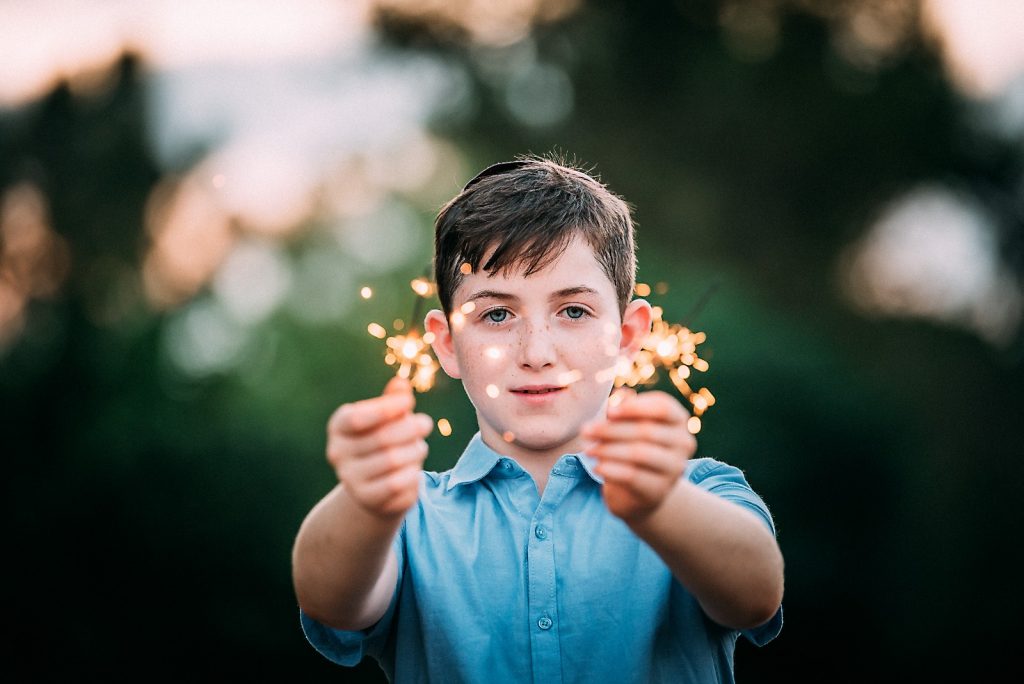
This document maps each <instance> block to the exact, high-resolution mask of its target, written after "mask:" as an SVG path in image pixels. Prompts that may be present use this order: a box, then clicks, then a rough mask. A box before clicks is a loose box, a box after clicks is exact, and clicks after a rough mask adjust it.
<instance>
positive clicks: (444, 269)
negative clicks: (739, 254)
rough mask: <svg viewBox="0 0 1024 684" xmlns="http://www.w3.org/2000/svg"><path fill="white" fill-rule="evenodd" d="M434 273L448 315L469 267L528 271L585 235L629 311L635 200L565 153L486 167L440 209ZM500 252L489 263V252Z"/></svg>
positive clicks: (540, 266)
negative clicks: (564, 157)
mask: <svg viewBox="0 0 1024 684" xmlns="http://www.w3.org/2000/svg"><path fill="white" fill-rule="evenodd" d="M434 228H435V233H434V279H435V281H436V282H437V294H438V298H439V299H440V300H441V307H442V308H443V309H444V312H445V314H450V313H451V308H452V296H453V295H454V294H455V290H456V289H458V287H459V284H460V283H461V282H462V278H463V275H464V271H463V270H462V269H463V268H465V266H464V264H468V265H469V268H471V269H472V271H470V272H473V273H475V272H476V271H477V270H479V269H481V268H482V269H483V270H484V271H486V272H487V273H488V274H491V275H493V274H495V273H500V272H503V271H506V272H507V271H508V270H510V269H522V273H523V275H526V276H529V275H530V274H532V273H535V272H537V271H539V270H541V269H543V268H544V267H545V266H547V265H548V264H550V263H551V262H552V261H553V260H555V259H557V258H558V257H559V256H560V255H561V254H562V252H564V251H565V249H566V248H567V247H568V246H569V243H570V242H572V240H573V238H575V237H577V236H580V237H582V238H583V239H584V240H586V242H587V243H588V244H589V245H590V247H591V248H592V249H593V250H594V256H595V257H596V258H597V261H598V263H599V264H600V265H601V268H602V269H603V270H604V272H605V274H606V275H607V276H608V279H609V280H610V281H611V282H612V285H614V286H615V292H616V294H617V295H618V300H619V312H620V313H622V312H623V311H624V310H625V308H626V304H628V303H629V300H630V298H631V297H632V294H633V286H634V283H635V281H636V254H635V246H634V231H635V229H634V226H633V218H632V212H631V208H630V206H629V205H628V204H627V203H626V202H625V200H623V199H622V198H621V197H619V196H618V195H616V194H615V193H613V192H611V191H610V190H609V189H608V188H607V187H605V185H604V184H602V183H600V182H599V181H598V180H597V179H596V178H595V177H594V176H592V175H590V174H589V173H587V172H586V171H584V170H582V169H580V168H578V167H577V165H575V164H571V163H569V162H566V161H565V160H561V159H557V160H556V159H551V158H547V157H539V156H528V157H519V158H518V159H517V160H516V161H511V162H502V163H500V164H495V165H493V166H489V167H487V168H486V169H484V170H483V171H482V172H481V173H480V174H479V175H477V176H476V177H475V178H473V179H472V180H471V181H469V183H467V184H466V186H465V187H464V188H463V189H462V191H461V192H459V194H458V195H456V196H455V197H454V198H452V199H451V200H450V201H449V202H448V203H447V204H445V205H444V207H442V208H441V210H440V212H438V215H437V219H436V220H435V221H434ZM491 248H493V249H494V252H493V253H492V254H491V255H490V258H489V259H488V260H487V262H486V263H483V264H481V260H482V259H483V258H484V255H485V254H486V253H487V252H488V250H490V249H491Z"/></svg>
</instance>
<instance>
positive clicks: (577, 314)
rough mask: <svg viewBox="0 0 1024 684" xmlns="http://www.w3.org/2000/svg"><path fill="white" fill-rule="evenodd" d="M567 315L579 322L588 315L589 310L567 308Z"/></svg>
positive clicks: (573, 307) (577, 307) (578, 307)
mask: <svg viewBox="0 0 1024 684" xmlns="http://www.w3.org/2000/svg"><path fill="white" fill-rule="evenodd" d="M565 315H566V316H568V317H569V318H571V319H573V320H578V319H580V318H583V317H584V316H586V315H587V310H586V309H584V308H583V307H582V306H567V307H565Z"/></svg>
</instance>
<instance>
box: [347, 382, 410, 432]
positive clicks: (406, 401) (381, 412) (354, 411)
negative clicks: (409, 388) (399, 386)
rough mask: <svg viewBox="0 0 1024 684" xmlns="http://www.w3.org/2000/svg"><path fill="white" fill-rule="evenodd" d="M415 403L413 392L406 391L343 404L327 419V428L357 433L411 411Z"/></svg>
mask: <svg viewBox="0 0 1024 684" xmlns="http://www.w3.org/2000/svg"><path fill="white" fill-rule="evenodd" d="M414 404H415V400H414V399H413V396H412V393H405V392H402V393H398V392H395V393H393V394H384V395H381V396H379V397H373V398H372V399H363V400H362V401H357V402H353V403H349V404H342V405H341V406H340V407H338V409H337V410H336V411H335V412H334V413H333V414H332V415H331V418H330V420H328V421H327V430H328V432H332V433H340V434H348V435H357V434H360V433H363V432H366V431H368V430H372V429H374V428H376V427H378V426H380V425H382V424H383V423H386V422H388V421H390V420H394V419H395V418H398V417H399V416H401V415H403V414H406V413H409V412H410V411H412V408H413V405H414Z"/></svg>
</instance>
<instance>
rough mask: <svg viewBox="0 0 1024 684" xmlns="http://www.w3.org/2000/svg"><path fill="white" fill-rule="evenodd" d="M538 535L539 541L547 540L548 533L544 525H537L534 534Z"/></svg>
mask: <svg viewBox="0 0 1024 684" xmlns="http://www.w3.org/2000/svg"><path fill="white" fill-rule="evenodd" d="M533 533H534V534H535V535H537V539H547V537H548V531H547V530H545V529H544V526H543V525H537V529H536V530H534V532H533Z"/></svg>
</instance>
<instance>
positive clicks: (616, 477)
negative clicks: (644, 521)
mask: <svg viewBox="0 0 1024 684" xmlns="http://www.w3.org/2000/svg"><path fill="white" fill-rule="evenodd" d="M595 470H596V472H597V473H598V474H599V475H601V477H603V478H604V484H605V486H606V487H607V486H609V485H611V486H613V487H622V488H623V489H626V490H628V491H630V492H632V493H633V495H634V496H636V497H637V498H639V499H642V500H644V501H659V500H661V499H662V498H663V497H664V496H665V493H666V492H667V491H668V490H669V489H670V488H671V487H672V486H673V484H674V483H675V480H674V479H671V480H669V479H666V478H665V477H664V476H663V475H658V474H656V473H654V472H652V471H650V470H645V469H643V468H638V467H636V466H634V465H631V464H629V463H620V462H615V461H607V462H604V463H601V464H599V465H598V466H597V467H596V468H595Z"/></svg>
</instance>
